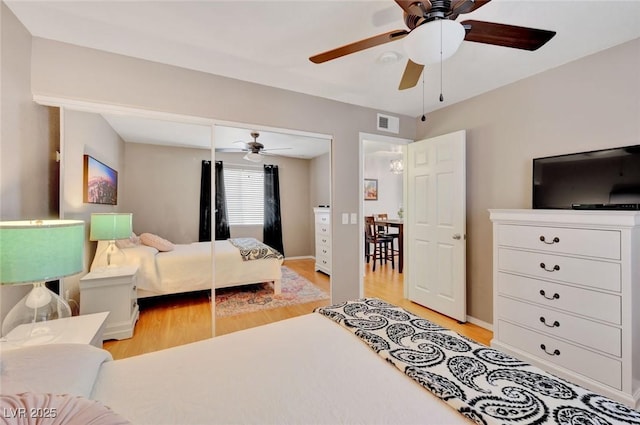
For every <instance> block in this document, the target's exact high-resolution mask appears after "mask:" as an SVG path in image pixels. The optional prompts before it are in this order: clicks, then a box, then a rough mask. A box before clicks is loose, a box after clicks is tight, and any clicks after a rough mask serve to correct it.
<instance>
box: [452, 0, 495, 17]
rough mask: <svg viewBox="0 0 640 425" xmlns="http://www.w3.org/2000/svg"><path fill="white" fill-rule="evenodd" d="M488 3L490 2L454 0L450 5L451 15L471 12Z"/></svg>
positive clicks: (482, 0) (485, 0) (483, 0)
mask: <svg viewBox="0 0 640 425" xmlns="http://www.w3.org/2000/svg"><path fill="white" fill-rule="evenodd" d="M490 1H491V0H455V1H453V2H452V3H451V14H452V15H454V16H458V15H459V14H461V13H469V12H473V11H474V10H476V9H478V8H480V7H482V6H484V5H485V4H487V3H489V2H490ZM454 19H455V18H454Z"/></svg>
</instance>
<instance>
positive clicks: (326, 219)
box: [316, 213, 331, 224]
mask: <svg viewBox="0 0 640 425" xmlns="http://www.w3.org/2000/svg"><path fill="white" fill-rule="evenodd" d="M316 223H320V224H330V223H331V214H328V213H327V214H319V213H317V214H316Z"/></svg>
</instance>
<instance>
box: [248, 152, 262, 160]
mask: <svg viewBox="0 0 640 425" xmlns="http://www.w3.org/2000/svg"><path fill="white" fill-rule="evenodd" d="M244 159H246V160H247V161H251V162H262V155H260V154H259V153H255V152H247V154H246V155H245V156H244Z"/></svg>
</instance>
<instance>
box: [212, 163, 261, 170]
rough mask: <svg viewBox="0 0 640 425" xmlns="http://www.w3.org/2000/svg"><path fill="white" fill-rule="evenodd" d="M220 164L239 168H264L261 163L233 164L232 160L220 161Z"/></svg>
mask: <svg viewBox="0 0 640 425" xmlns="http://www.w3.org/2000/svg"><path fill="white" fill-rule="evenodd" d="M222 165H223V166H225V165H231V166H232V167H239V168H259V169H262V168H264V167H263V166H262V165H251V164H234V163H233V162H225V161H222Z"/></svg>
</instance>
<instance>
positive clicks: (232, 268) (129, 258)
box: [91, 239, 283, 298]
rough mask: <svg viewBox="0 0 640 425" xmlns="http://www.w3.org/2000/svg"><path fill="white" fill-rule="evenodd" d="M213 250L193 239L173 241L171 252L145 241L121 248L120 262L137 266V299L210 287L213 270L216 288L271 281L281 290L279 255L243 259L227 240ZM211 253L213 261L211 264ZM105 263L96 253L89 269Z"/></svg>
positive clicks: (100, 246) (102, 246) (221, 241)
mask: <svg viewBox="0 0 640 425" xmlns="http://www.w3.org/2000/svg"><path fill="white" fill-rule="evenodd" d="M253 241H255V239H254V240H253ZM255 242H258V241H255ZM106 246H107V242H105V241H100V242H99V243H98V248H97V250H96V252H97V253H100V252H102V250H104V249H106ZM214 249H215V251H212V249H211V242H194V243H190V244H174V245H173V249H172V250H171V251H165V252H163V251H159V250H158V249H156V248H154V247H151V246H147V245H144V244H138V245H135V246H130V247H125V248H121V251H122V253H123V254H124V257H123V261H122V262H123V264H127V265H138V267H139V269H138V276H137V282H136V285H137V287H138V298H144V297H149V296H155V295H167V294H176V293H182V292H192V291H200V290H206V289H211V287H212V285H211V274H212V272H213V273H215V287H216V288H227V287H232V286H241V285H246V284H250V283H260V282H274V291H275V293H279V292H280V280H281V278H282V269H281V266H282V263H283V258H282V257H281V256H280V257H279V258H278V257H274V256H269V257H268V258H257V259H249V260H245V259H243V257H242V255H241V252H240V250H239V248H237V247H236V246H234V245H233V244H232V243H231V242H230V241H229V240H220V241H215V243H214ZM213 252H214V253H215V264H214V265H213V266H212V262H211V256H212V255H213V254H212V253H213ZM104 266H106V260H105V257H104V256H102V255H96V256H95V257H94V260H93V263H92V264H91V270H95V269H98V268H100V267H104Z"/></svg>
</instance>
